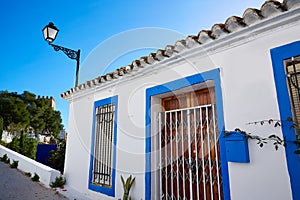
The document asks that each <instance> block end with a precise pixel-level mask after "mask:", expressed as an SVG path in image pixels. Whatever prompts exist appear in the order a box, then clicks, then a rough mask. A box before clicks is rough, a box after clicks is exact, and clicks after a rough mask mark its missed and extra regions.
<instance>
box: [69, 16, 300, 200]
mask: <svg viewBox="0 0 300 200" xmlns="http://www.w3.org/2000/svg"><path fill="white" fill-rule="evenodd" d="M276 23H277V21H275V20H270V22H269V23H264V24H262V25H257V29H255V28H253V27H252V28H250V29H249V31H248V32H247V31H246V32H245V31H244V32H237V33H234V34H235V35H233V36H232V37H233V38H234V37H241V38H242V39H240V40H235V41H234V40H233V39H232V40H228V41H227V42H226V40H223V44H224V45H223V46H221V47H220V48H217V49H216V48H214V44H213V43H212V44H208V45H206V46H204V47H205V48H206V52H207V54H206V53H205V51H202V50H201V48H196V49H193V50H190V51H189V52H186V53H184V54H183V55H186V58H185V59H181V58H180V57H179V58H177V59H170V61H169V62H166V64H164V65H162V64H154V65H153V66H151V67H149V68H148V69H146V70H144V72H137V74H135V75H134V74H133V75H132V77H129V76H130V75H128V76H127V77H124V78H120V79H119V81H118V80H117V81H114V82H111V84H107V85H104V86H102V87H100V88H98V87H95V88H92V89H88V90H85V91H79V92H78V93H77V94H75V95H74V96H73V97H72V98H70V102H71V103H70V116H69V130H68V133H69V134H68V142H67V154H66V155H67V156H66V167H65V176H66V178H67V180H68V182H67V184H68V185H69V186H70V187H72V188H74V189H76V190H78V191H79V192H81V193H83V194H86V195H87V196H89V197H91V198H101V199H113V198H110V197H107V196H105V195H102V194H100V193H96V192H93V191H90V190H88V173H89V163H90V146H91V135H92V117H93V116H92V115H93V114H92V113H93V103H94V101H97V100H101V99H104V98H107V97H111V96H115V95H118V101H119V107H118V130H117V136H118V137H117V159H116V166H117V172H116V198H121V196H122V193H123V189H122V185H121V181H120V175H125V176H126V175H127V174H132V175H133V176H135V177H136V183H135V185H134V187H133V188H132V193H131V195H132V198H133V199H144V197H145V185H144V184H145V180H144V179H145V174H144V171H145V155H144V152H145V140H144V139H145V107H146V105H145V91H146V89H147V88H149V87H153V86H156V85H160V84H163V83H166V82H170V81H172V80H177V79H180V78H183V77H186V76H189V75H193V74H197V73H201V72H204V71H209V70H211V69H215V68H220V69H221V84H222V85H221V87H222V95H223V96H222V98H223V109H224V121H225V129H226V130H233V129H235V128H236V127H239V128H242V129H244V130H249V131H252V132H253V131H255V133H257V134H259V135H261V136H266V135H269V134H270V133H277V134H278V135H279V136H282V134H281V132H280V129H274V128H272V127H268V126H261V127H251V126H246V125H245V124H246V123H247V122H252V121H256V120H261V119H270V118H274V119H279V113H278V104H277V103H278V102H277V99H276V90H275V85H274V78H273V69H272V63H271V58H270V49H271V48H274V47H277V46H281V45H284V44H287V43H291V42H294V41H298V40H300V36H299V33H300V23H299V21H298V22H293V23H291V24H285V25H280V26H276ZM270 27H272V28H271V29H270ZM221 42H222V40H220V43H221ZM208 55H209V56H208ZM150 68H153V69H150ZM139 73H140V74H142V75H141V76H138V74H139ZM254 129H255V130H254ZM249 150H250V163H248V164H238V163H229V177H230V192H231V199H234V200H240V199H243V200H245V199H249V200H253V199H262V200H265V199H273V200H276V199H278V200H282V199H291V198H292V196H291V186H290V181H289V175H288V171H287V164H286V157H285V150H284V148H279V150H278V151H275V150H274V147H273V146H272V145H266V146H265V147H264V148H262V149H261V148H259V147H258V146H257V145H256V143H255V142H254V141H250V143H249ZM152 184H157V183H155V182H153V183H152Z"/></svg>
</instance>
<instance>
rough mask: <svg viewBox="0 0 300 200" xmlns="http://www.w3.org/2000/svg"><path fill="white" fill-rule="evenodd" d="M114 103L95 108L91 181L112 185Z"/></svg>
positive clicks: (101, 184) (96, 183)
mask: <svg viewBox="0 0 300 200" xmlns="http://www.w3.org/2000/svg"><path fill="white" fill-rule="evenodd" d="M114 118H115V105H114V104H107V105H103V106H99V107H97V108H96V118H95V138H94V157H93V170H92V183H93V184H95V185H100V186H102V187H112V171H113V148H114V120H115V119H114Z"/></svg>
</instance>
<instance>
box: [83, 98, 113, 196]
mask: <svg viewBox="0 0 300 200" xmlns="http://www.w3.org/2000/svg"><path fill="white" fill-rule="evenodd" d="M107 104H114V105H115V118H114V150H113V170H112V187H111V188H107V187H102V186H99V185H94V184H92V176H93V160H94V159H93V152H94V138H95V120H96V109H97V107H99V106H104V105H107ZM117 119H118V96H113V97H109V98H106V99H102V100H99V101H96V102H94V111H93V129H92V144H91V156H90V169H89V182H88V188H89V189H90V190H93V191H96V192H100V193H102V194H106V195H108V196H111V197H115V186H116V151H117V149H116V147H117Z"/></svg>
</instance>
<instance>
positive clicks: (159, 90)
mask: <svg viewBox="0 0 300 200" xmlns="http://www.w3.org/2000/svg"><path fill="white" fill-rule="evenodd" d="M208 80H213V81H214V85H215V95H216V106H217V121H218V128H219V131H220V137H219V139H220V140H219V144H220V157H221V166H222V169H221V170H222V181H223V195H224V199H225V200H229V199H230V190H229V175H228V164H227V159H226V150H225V140H224V139H223V138H224V137H223V135H224V130H225V129H224V118H223V101H222V91H221V83H220V71H219V69H214V70H211V71H208V72H204V73H201V74H195V75H192V76H188V77H185V78H182V79H178V80H175V81H172V82H169V83H165V84H163V85H158V86H155V87H152V88H148V89H147V90H146V141H145V142H146V149H145V153H146V166H145V169H146V172H145V199H146V200H150V199H151V156H150V154H151V97H152V96H155V95H159V94H163V93H167V92H171V91H173V90H178V89H181V88H185V87H188V86H191V85H195V84H198V83H203V82H205V81H208Z"/></svg>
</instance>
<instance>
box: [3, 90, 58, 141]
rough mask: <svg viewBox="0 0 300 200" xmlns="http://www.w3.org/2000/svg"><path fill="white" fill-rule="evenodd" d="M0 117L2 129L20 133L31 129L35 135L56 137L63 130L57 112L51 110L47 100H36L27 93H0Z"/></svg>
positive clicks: (32, 95) (34, 96) (33, 95)
mask: <svg viewBox="0 0 300 200" xmlns="http://www.w3.org/2000/svg"><path fill="white" fill-rule="evenodd" d="M0 116H2V118H3V129H4V130H8V131H9V132H11V133H13V132H17V133H20V132H21V131H22V130H25V131H26V130H27V129H28V128H33V129H34V131H35V132H36V133H42V134H45V135H53V136H54V137H57V135H58V134H59V132H60V131H61V130H62V129H63V125H62V119H61V115H60V112H59V111H55V110H53V108H52V107H51V105H50V101H49V99H45V98H36V95H35V94H33V93H30V92H28V91H24V92H23V93H22V94H20V95H19V94H17V93H16V92H8V91H2V92H0Z"/></svg>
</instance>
